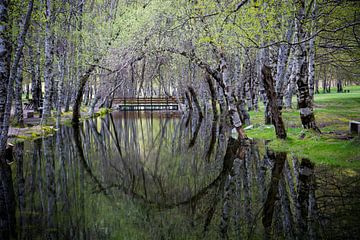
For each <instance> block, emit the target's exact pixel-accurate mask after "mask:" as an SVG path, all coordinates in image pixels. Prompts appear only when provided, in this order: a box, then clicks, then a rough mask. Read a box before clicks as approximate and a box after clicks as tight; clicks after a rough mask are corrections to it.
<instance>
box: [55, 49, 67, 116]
mask: <svg viewBox="0 0 360 240" xmlns="http://www.w3.org/2000/svg"><path fill="white" fill-rule="evenodd" d="M65 58H66V50H65V49H63V53H62V54H61V55H60V61H59V66H58V67H59V73H60V79H59V82H58V94H57V97H58V98H57V114H56V115H57V118H58V119H59V118H60V117H61V108H62V105H63V102H64V101H63V99H64V89H63V88H64V87H63V86H64V81H65Z"/></svg>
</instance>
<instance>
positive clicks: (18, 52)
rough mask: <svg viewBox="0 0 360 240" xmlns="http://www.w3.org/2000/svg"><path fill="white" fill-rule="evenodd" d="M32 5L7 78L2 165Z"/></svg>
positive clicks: (0, 138) (0, 139) (0, 153)
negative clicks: (17, 75) (15, 82)
mask: <svg viewBox="0 0 360 240" xmlns="http://www.w3.org/2000/svg"><path fill="white" fill-rule="evenodd" d="M33 4H34V0H30V1H29V4H28V9H27V13H26V16H25V19H24V24H23V26H22V29H21V31H20V33H19V36H18V39H17V47H16V50H15V57H14V62H13V64H12V66H11V71H10V76H9V80H8V85H7V93H6V105H5V114H4V119H3V123H2V129H1V134H0V162H2V163H6V161H5V157H4V156H5V151H6V143H7V138H8V132H9V124H10V113H11V105H12V100H13V95H14V81H15V77H16V72H17V68H18V66H19V62H20V57H21V53H22V50H23V48H24V45H25V37H26V33H27V30H28V28H29V25H30V19H31V13H32V10H33ZM1 7H2V6H1V4H0V9H2V8H1ZM0 11H1V10H0ZM5 24H6V22H5ZM2 40H3V39H1V37H0V43H1V42H2ZM0 45H1V44H0ZM0 50H1V49H0ZM1 64H2V63H1ZM4 82H6V81H4ZM2 97H4V96H0V98H2Z"/></svg>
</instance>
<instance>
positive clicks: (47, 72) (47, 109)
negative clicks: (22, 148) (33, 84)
mask: <svg viewBox="0 0 360 240" xmlns="http://www.w3.org/2000/svg"><path fill="white" fill-rule="evenodd" d="M45 17H46V26H45V68H44V81H45V96H44V107H43V114H42V120H43V122H44V123H45V124H47V123H48V122H49V120H50V117H51V107H52V102H51V100H52V90H53V69H52V68H53V66H52V65H53V46H52V38H53V33H52V29H51V19H52V16H51V0H46V6H45Z"/></svg>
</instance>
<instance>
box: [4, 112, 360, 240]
mask: <svg viewBox="0 0 360 240" xmlns="http://www.w3.org/2000/svg"><path fill="white" fill-rule="evenodd" d="M206 119H210V120H209V121H207V120H206ZM213 120H214V121H213ZM229 132H230V131H229V129H228V127H227V125H226V123H224V122H222V121H221V120H218V119H216V118H215V119H212V117H208V118H206V117H205V118H204V119H203V120H200V119H196V118H192V117H191V116H184V117H182V118H178V117H174V116H162V115H155V114H146V115H145V114H142V115H141V116H139V114H138V113H129V112H127V113H114V114H112V115H108V116H106V117H105V118H103V119H100V118H99V119H94V120H89V121H86V122H84V123H83V124H82V125H80V126H78V127H74V128H69V127H61V128H60V129H59V131H58V132H57V133H56V135H55V136H53V137H49V138H46V139H43V140H36V141H34V142H30V143H25V144H17V145H16V151H15V152H16V154H15V155H16V156H15V157H16V164H13V165H11V168H10V167H9V166H8V165H6V166H2V167H1V175H0V176H1V185H0V211H1V214H0V219H1V222H0V224H1V225H0V226H1V228H0V229H1V232H0V233H1V235H0V238H1V239H8V238H11V236H13V238H17V239H36V238H37V239H201V238H207V239H218V238H221V239H259V238H267V239H271V238H275V239H318V238H330V239H337V238H341V237H351V236H357V235H356V234H359V230H358V228H357V226H356V223H357V222H358V221H357V220H358V216H359V203H358V199H359V193H358V191H356V189H357V188H358V187H359V174H358V172H356V171H352V172H351V174H347V173H346V172H345V173H344V171H343V170H341V169H330V168H327V167H315V166H314V164H313V163H311V162H310V161H309V160H308V159H298V158H296V157H294V156H291V154H286V153H277V152H272V151H271V150H269V149H268V148H267V146H266V143H264V142H255V141H252V140H243V141H239V140H237V139H234V138H233V137H231V134H230V133H229ZM12 171H13V172H14V174H12ZM13 185H14V187H13ZM14 189H15V190H14ZM15 211H16V214H15ZM15 216H16V217H15ZM15 218H16V220H15Z"/></svg>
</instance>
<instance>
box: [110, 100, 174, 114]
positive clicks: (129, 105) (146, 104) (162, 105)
mask: <svg viewBox="0 0 360 240" xmlns="http://www.w3.org/2000/svg"><path fill="white" fill-rule="evenodd" d="M113 104H115V105H118V108H119V110H121V111H158V110H179V103H178V101H177V99H176V98H175V97H150V98H149V97H147V98H145V97H141V98H140V97H139V98H114V100H113Z"/></svg>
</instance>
